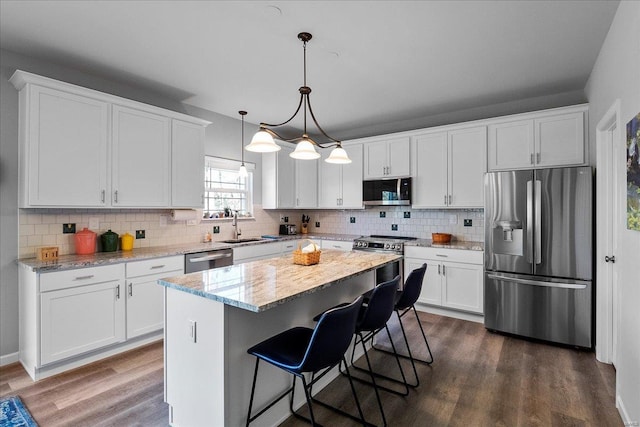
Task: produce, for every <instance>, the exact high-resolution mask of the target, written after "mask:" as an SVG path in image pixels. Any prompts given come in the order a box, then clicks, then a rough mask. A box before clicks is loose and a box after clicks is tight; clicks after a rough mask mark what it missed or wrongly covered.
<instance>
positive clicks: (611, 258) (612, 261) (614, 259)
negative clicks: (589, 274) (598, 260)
mask: <svg viewBox="0 0 640 427" xmlns="http://www.w3.org/2000/svg"><path fill="white" fill-rule="evenodd" d="M604 262H611V263H613V264H615V263H616V257H615V255H614V256H605V257H604Z"/></svg>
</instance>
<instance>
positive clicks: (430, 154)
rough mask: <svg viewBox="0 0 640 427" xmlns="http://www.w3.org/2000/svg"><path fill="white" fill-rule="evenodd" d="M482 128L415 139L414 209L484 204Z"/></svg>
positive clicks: (484, 138)
mask: <svg viewBox="0 0 640 427" xmlns="http://www.w3.org/2000/svg"><path fill="white" fill-rule="evenodd" d="M486 145H487V135H486V127H485V126H476V127H471V128H461V129H452V130H449V131H447V132H444V131H443V132H435V133H428V134H424V135H418V136H416V137H414V142H413V156H412V157H413V171H414V173H413V194H412V206H413V207H414V208H474V207H482V206H483V205H484V196H483V195H484V188H483V176H484V173H485V172H486Z"/></svg>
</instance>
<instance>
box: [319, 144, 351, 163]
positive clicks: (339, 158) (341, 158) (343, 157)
mask: <svg viewBox="0 0 640 427" xmlns="http://www.w3.org/2000/svg"><path fill="white" fill-rule="evenodd" d="M324 161H325V162H327V163H335V164H339V165H346V164H349V163H351V159H350V158H349V156H348V155H347V152H346V151H344V148H342V147H336V148H334V149H333V150H331V154H329V157H327V158H326V159H324Z"/></svg>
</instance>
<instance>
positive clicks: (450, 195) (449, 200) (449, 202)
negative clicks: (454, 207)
mask: <svg viewBox="0 0 640 427" xmlns="http://www.w3.org/2000/svg"><path fill="white" fill-rule="evenodd" d="M449 206H451V194H449Z"/></svg>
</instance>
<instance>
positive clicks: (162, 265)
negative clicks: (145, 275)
mask: <svg viewBox="0 0 640 427" xmlns="http://www.w3.org/2000/svg"><path fill="white" fill-rule="evenodd" d="M162 267H164V264H160V265H152V266H151V269H152V270H156V269H158V268H162Z"/></svg>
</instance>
